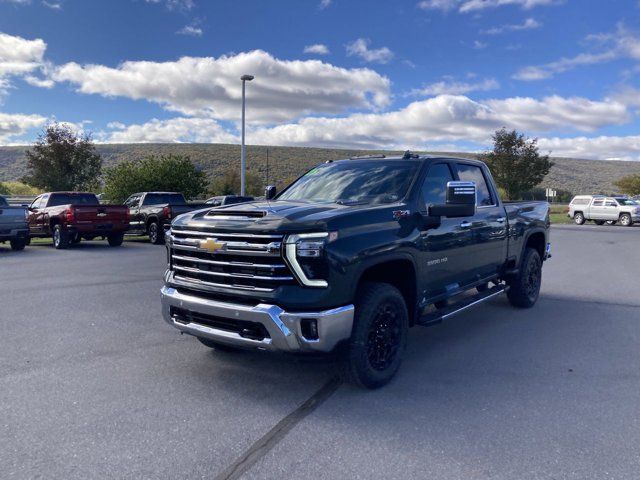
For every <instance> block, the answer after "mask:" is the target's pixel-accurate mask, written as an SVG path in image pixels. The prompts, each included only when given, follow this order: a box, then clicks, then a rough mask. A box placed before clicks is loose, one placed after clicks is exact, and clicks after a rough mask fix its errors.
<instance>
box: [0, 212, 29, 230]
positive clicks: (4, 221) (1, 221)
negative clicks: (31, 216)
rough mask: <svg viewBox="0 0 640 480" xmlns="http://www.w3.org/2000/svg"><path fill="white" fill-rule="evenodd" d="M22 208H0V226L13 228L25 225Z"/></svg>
mask: <svg viewBox="0 0 640 480" xmlns="http://www.w3.org/2000/svg"><path fill="white" fill-rule="evenodd" d="M25 212H26V209H25V208H24V207H0V226H8V225H12V226H15V225H16V224H24V223H26V213H25Z"/></svg>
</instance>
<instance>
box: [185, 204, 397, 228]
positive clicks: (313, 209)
mask: <svg viewBox="0 0 640 480" xmlns="http://www.w3.org/2000/svg"><path fill="white" fill-rule="evenodd" d="M400 206H401V204H385V205H373V206H372V205H338V204H335V203H312V202H301V201H295V202H294V201H287V200H276V201H270V202H267V201H255V202H249V203H241V204H235V205H226V206H223V207H216V208H207V209H204V210H198V211H194V212H190V213H186V214H183V215H180V216H179V217H176V219H175V220H174V221H173V226H174V227H175V226H188V227H189V228H198V227H206V228H216V229H220V230H227V231H238V230H243V231H255V232H283V233H292V232H304V231H327V230H330V229H333V228H340V227H341V226H342V225H343V222H348V221H349V218H350V217H352V216H356V215H357V218H358V223H363V222H365V223H366V222H367V220H369V221H371V222H379V221H380V215H384V217H383V218H388V220H392V219H393V218H392V214H391V211H393V210H398V209H399V208H400ZM366 212H370V214H371V217H370V216H369V215H366ZM386 212H389V213H388V215H386ZM363 214H364V215H363Z"/></svg>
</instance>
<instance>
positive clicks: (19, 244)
mask: <svg viewBox="0 0 640 480" xmlns="http://www.w3.org/2000/svg"><path fill="white" fill-rule="evenodd" d="M9 243H10V244H11V250H14V251H16V252H18V251H20V250H24V247H26V246H27V239H26V238H12V239H11V240H9Z"/></svg>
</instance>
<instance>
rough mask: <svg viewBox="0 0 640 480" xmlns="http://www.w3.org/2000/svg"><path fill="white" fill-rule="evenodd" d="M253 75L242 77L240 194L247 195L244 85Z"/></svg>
mask: <svg viewBox="0 0 640 480" xmlns="http://www.w3.org/2000/svg"><path fill="white" fill-rule="evenodd" d="M253 78H254V76H253V75H243V76H241V77H240V80H242V147H241V152H240V195H241V196H243V197H244V196H245V192H246V180H245V170H246V168H247V149H246V147H245V145H244V104H245V93H244V91H245V88H244V85H245V83H246V82H250V81H251V80H253Z"/></svg>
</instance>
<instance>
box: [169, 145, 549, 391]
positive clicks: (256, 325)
mask: <svg viewBox="0 0 640 480" xmlns="http://www.w3.org/2000/svg"><path fill="white" fill-rule="evenodd" d="M274 190H275V188H274V187H267V195H266V200H264V201H256V202H250V203H243V204H239V205H230V206H228V207H218V208H213V209H205V210H200V211H197V212H192V213H189V214H186V215H181V216H179V217H177V218H175V219H174V221H173V224H172V226H171V229H170V231H169V232H168V234H167V251H168V269H167V271H166V273H165V275H164V283H165V284H164V287H163V288H162V292H161V296H162V310H163V316H164V319H165V320H166V321H167V322H168V323H169V324H170V325H172V326H174V327H175V328H177V329H178V330H180V331H181V332H183V333H187V334H190V335H193V336H195V337H196V338H197V339H198V340H200V342H202V343H203V344H204V345H206V346H208V347H212V348H214V349H221V350H229V349H239V348H255V349H261V350H270V351H282V352H298V353H318V352H324V353H328V352H336V353H338V354H339V355H340V358H341V359H342V361H341V364H342V365H343V366H344V373H346V375H347V376H348V378H349V379H350V380H351V381H353V382H354V383H356V384H358V385H360V386H363V387H366V388H377V387H380V386H382V385H384V384H385V383H387V382H388V381H389V380H390V379H391V378H392V377H393V375H394V374H395V373H396V371H397V370H398V367H399V365H400V362H401V360H402V356H403V352H404V350H405V345H406V343H407V336H408V332H409V327H412V326H417V325H424V326H428V325H433V324H436V323H439V322H441V321H442V320H444V319H446V318H449V317H451V316H452V315H454V314H456V313H458V312H461V311H463V310H465V309H467V308H469V307H471V306H473V305H476V304H478V303H481V302H483V301H485V300H488V299H491V298H493V297H495V296H497V295H499V294H501V293H506V295H507V297H508V299H509V301H510V303H511V304H512V305H513V306H515V307H519V308H529V307H532V306H533V305H534V304H535V303H536V301H537V299H538V295H539V292H540V285H541V281H542V265H543V262H544V261H545V260H546V259H547V258H548V257H549V256H550V244H549V204H548V203H547V202H521V203H508V204H505V203H503V202H502V201H501V200H500V197H499V195H498V190H497V188H496V186H495V185H494V182H493V179H492V177H491V173H490V172H489V169H488V168H487V166H486V165H485V164H484V163H482V162H479V161H474V160H466V159H459V158H444V157H428V156H418V155H415V154H412V153H410V152H407V153H405V155H404V156H402V157H397V158H395V157H393V158H387V157H366V158H357V157H356V158H353V159H346V160H340V161H332V162H328V163H325V164H322V165H319V166H317V167H316V168H313V169H312V170H310V171H308V172H307V173H306V174H305V175H303V176H302V177H300V178H299V179H298V180H296V181H295V182H294V183H293V184H291V185H290V186H289V187H287V188H286V189H285V190H283V191H282V192H281V193H280V194H278V195H275V196H274Z"/></svg>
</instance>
